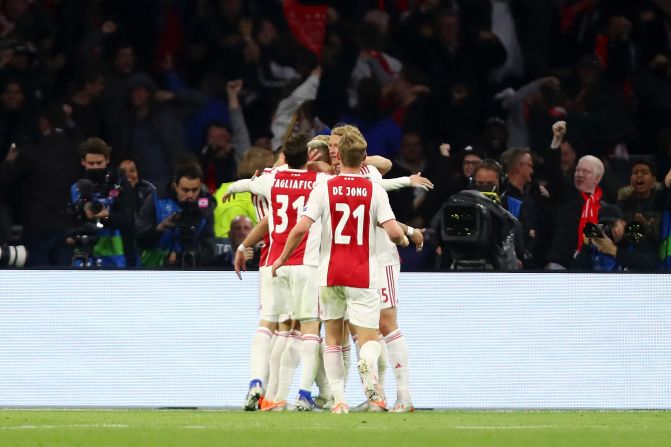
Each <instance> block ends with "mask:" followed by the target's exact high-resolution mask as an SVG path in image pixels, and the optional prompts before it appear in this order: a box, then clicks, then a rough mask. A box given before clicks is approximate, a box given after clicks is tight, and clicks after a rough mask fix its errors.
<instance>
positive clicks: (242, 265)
mask: <svg viewBox="0 0 671 447" xmlns="http://www.w3.org/2000/svg"><path fill="white" fill-rule="evenodd" d="M252 254H253V253H252ZM246 260H247V257H246V255H245V253H243V252H241V251H240V250H235V259H234V260H233V267H234V268H235V274H236V275H238V279H242V275H241V274H240V272H241V271H243V272H246V271H247V264H246Z"/></svg>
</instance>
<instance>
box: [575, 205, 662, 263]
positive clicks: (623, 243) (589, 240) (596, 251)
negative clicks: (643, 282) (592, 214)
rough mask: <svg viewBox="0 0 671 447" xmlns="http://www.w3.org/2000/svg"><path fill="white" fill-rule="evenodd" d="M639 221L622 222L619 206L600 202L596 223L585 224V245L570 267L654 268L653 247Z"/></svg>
mask: <svg viewBox="0 0 671 447" xmlns="http://www.w3.org/2000/svg"><path fill="white" fill-rule="evenodd" d="M645 233H646V232H645V228H644V226H643V225H642V224H640V223H638V222H631V223H629V224H625V221H624V217H623V214H622V211H621V210H620V208H618V207H617V206H615V205H602V206H601V208H600V209H599V224H598V225H594V224H587V225H586V226H585V229H584V230H583V234H584V236H583V237H584V244H583V246H582V248H581V249H580V252H579V253H578V255H577V256H576V258H575V259H574V260H573V264H572V265H571V267H572V269H573V270H592V271H622V270H632V271H638V272H647V271H654V270H655V268H656V264H655V248H654V246H653V245H652V244H651V243H650V242H649V241H647V240H646V234H645Z"/></svg>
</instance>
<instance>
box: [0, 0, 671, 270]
mask: <svg viewBox="0 0 671 447" xmlns="http://www.w3.org/2000/svg"><path fill="white" fill-rule="evenodd" d="M287 3H289V2H287ZM291 3H292V7H293V8H299V9H300V8H308V9H307V10H306V11H308V12H307V13H306V14H307V15H305V17H306V21H305V22H304V23H303V24H302V25H303V27H305V28H306V29H307V28H310V27H317V28H319V26H321V25H324V27H325V33H324V36H323V39H321V38H320V39H319V41H317V42H315V41H313V42H312V43H313V44H314V46H313V47H312V48H311V50H312V51H311V50H308V49H307V48H306V46H305V41H304V39H303V40H301V39H297V38H296V37H295V36H296V34H297V33H299V32H300V31H301V30H300V29H296V26H295V25H290V24H289V23H288V21H287V19H286V15H287V10H286V8H287V5H286V4H285V5H283V3H282V2H281V1H279V0H0V89H1V92H2V93H1V97H0V160H2V165H1V167H0V243H1V244H6V243H10V244H19V243H23V244H25V245H26V246H27V247H28V250H29V253H34V255H35V256H33V257H32V261H31V257H29V264H30V265H32V266H48V265H51V266H54V265H55V266H58V265H70V264H71V263H72V251H73V249H77V248H79V249H81V248H82V247H81V241H82V240H84V239H85V238H84V239H82V237H81V236H82V235H81V234H73V233H72V231H73V226H74V227H77V225H73V223H72V220H73V215H75V217H76V218H80V220H81V219H84V220H85V216H87V215H88V216H89V217H91V216H93V217H95V219H94V220H95V224H96V225H98V226H101V227H102V226H107V227H110V228H111V229H114V231H116V230H118V231H119V234H116V233H114V232H113V231H112V232H110V234H109V235H103V236H100V240H101V241H102V240H103V239H104V238H107V239H105V241H107V242H108V243H109V247H108V249H106V250H103V251H100V250H99V251H98V252H97V255H101V256H102V255H108V254H112V255H115V256H117V257H118V256H123V257H124V258H125V259H124V262H123V263H120V264H116V266H119V267H123V266H138V265H149V266H162V265H164V264H165V263H166V262H167V263H171V264H174V265H179V264H182V265H186V264H188V262H189V261H187V260H185V259H184V258H179V257H178V258H175V257H174V256H171V252H170V251H171V249H170V248H166V247H167V245H166V246H165V247H163V248H161V247H160V245H161V244H162V243H165V244H167V243H168V242H167V241H166V240H164V239H166V238H164V237H163V236H165V234H166V233H165V230H170V229H173V228H174V227H175V226H177V227H179V225H176V224H175V222H174V220H175V216H174V215H173V214H175V213H173V212H170V210H173V211H174V210H178V211H180V212H181V211H183V210H181V208H183V207H180V205H179V204H180V203H182V202H183V201H184V200H185V198H187V197H188V198H189V200H195V201H196V202H197V203H199V210H200V212H201V214H203V213H205V214H207V213H211V218H210V216H209V215H208V217H207V218H204V219H203V222H201V221H200V220H199V219H195V220H194V222H191V223H193V225H192V226H195V227H197V228H198V231H197V233H198V234H199V235H200V234H201V233H202V231H201V230H202V229H203V228H202V226H207V228H208V230H207V238H208V240H207V250H206V251H207V253H208V256H207V259H208V261H207V265H212V266H217V267H223V268H229V267H231V253H234V252H235V249H236V247H237V245H238V244H239V243H240V242H241V241H242V240H243V239H244V237H245V236H246V234H247V233H249V231H250V230H251V228H252V227H253V225H254V224H255V223H256V221H257V213H256V209H255V204H254V203H253V202H252V200H251V197H249V196H245V195H237V196H236V198H235V200H232V201H229V202H227V203H226V204H222V203H221V201H220V199H221V197H222V196H223V195H224V194H225V192H226V189H227V187H228V185H230V183H231V182H233V181H235V180H237V179H241V178H247V177H250V176H252V175H254V174H255V173H256V172H257V171H262V170H263V169H264V168H266V167H270V166H272V164H273V163H274V161H275V155H276V154H275V153H276V151H277V149H278V148H280V147H281V146H282V144H283V142H284V141H286V139H287V138H288V136H289V135H291V134H292V133H294V132H300V133H307V134H308V135H310V136H314V135H318V134H324V133H327V132H328V128H329V127H333V126H334V125H335V124H336V123H339V122H345V123H349V124H353V125H356V126H357V127H358V128H359V129H360V130H361V131H362V133H363V135H364V136H365V138H366V140H367V142H368V153H369V155H380V156H382V157H385V158H387V159H389V160H391V161H392V162H393V168H392V169H391V171H390V172H389V173H387V175H386V176H387V177H398V176H405V175H409V174H414V173H417V172H421V173H422V175H423V176H425V177H427V178H429V179H430V180H431V181H432V182H433V183H434V185H435V188H434V189H433V190H431V191H429V192H425V191H422V190H420V189H407V190H402V191H399V192H395V193H391V194H390V200H391V203H392V207H393V209H394V211H395V213H396V216H397V219H398V220H399V221H402V222H405V223H407V224H409V225H412V226H413V227H417V228H426V229H427V231H426V239H427V243H426V245H425V247H426V248H425V250H423V252H422V253H420V254H417V253H413V252H410V251H408V252H405V253H404V254H403V259H404V269H405V270H429V271H430V270H437V269H447V268H450V266H451V265H452V261H453V259H452V258H453V257H452V256H451V254H450V250H449V244H446V243H445V238H444V237H443V236H444V231H443V230H444V224H445V222H444V216H442V215H441V210H442V209H443V205H444V204H445V202H446V201H447V199H448V198H449V197H450V196H452V195H454V194H455V193H457V192H459V191H461V190H463V189H469V188H471V189H472V188H476V189H479V190H481V191H487V192H492V193H495V194H497V195H498V196H499V201H500V203H501V204H502V206H503V207H504V208H506V209H507V210H508V211H509V212H510V213H511V214H512V215H514V216H515V217H516V218H517V219H518V220H519V222H520V224H521V227H522V229H521V233H520V234H519V239H520V240H521V241H522V242H523V243H522V244H521V246H520V247H518V250H517V261H518V264H519V267H521V268H525V269H555V268H556V269H572V268H579V269H581V270H599V269H601V270H622V269H629V270H642V271H652V270H657V269H660V268H661V269H665V268H667V267H669V266H671V247H669V246H668V245H667V243H668V238H669V236H670V235H671V221H669V216H668V212H669V208H670V207H669V186H670V185H671V175H669V173H670V172H671V171H670V169H671V1H668V0H639V1H631V0H369V1H365V0H362V1H356V2H352V1H345V0H331V1H325V0H324V1H308V0H304V1H302V2H301V4H300V5H296V4H295V2H291ZM319 20H322V21H321V22H319ZM314 34H315V33H312V34H311V35H314ZM317 35H318V37H321V36H320V35H319V33H317ZM303 37H305V36H303ZM299 40H300V41H301V42H302V44H301V43H299ZM585 156H589V157H585ZM99 159H102V164H103V165H104V166H93V165H91V160H98V161H100V160H99ZM185 160H186V161H185ZM326 161H328V160H326ZM100 169H107V170H108V173H109V172H113V173H116V172H117V169H121V171H120V172H121V173H122V174H121V175H117V174H115V175H113V176H112V177H113V178H112V179H110V178H109V175H108V177H107V178H106V180H105V181H106V182H107V183H106V188H107V189H105V191H103V192H102V195H104V196H105V197H104V199H105V200H107V199H110V200H111V202H110V203H112V202H115V203H116V204H115V205H114V206H115V207H116V208H117V210H116V211H114V212H111V211H110V212H108V213H107V214H108V215H105V213H102V212H101V213H93V212H92V211H91V210H89V209H86V210H85V209H83V208H82V209H78V210H77V209H75V211H72V208H73V206H71V207H70V210H68V206H67V204H68V202H70V203H71V204H72V202H76V201H77V200H80V198H81V197H80V196H81V190H82V189H84V190H86V189H87V184H85V183H78V181H79V180H80V179H86V178H89V179H90V180H95V176H96V175H100V172H98V173H96V170H100ZM179 175H181V177H178V176H179ZM180 179H182V180H184V181H185V183H183V184H182V183H180ZM195 180H198V182H196V183H197V186H194V184H193V182H192V181H195ZM93 183H96V182H95V181H94V182H93ZM97 183H103V182H102V178H101V181H100V182H97ZM73 185H74V186H73ZM180 191H181V192H180ZM194 193H195V195H194ZM96 194H100V192H99V191H97V192H96ZM185 194H186V195H185ZM189 194H190V195H189ZM118 197H124V200H120V199H118ZM126 198H127V199H126ZM117 199H118V200H117ZM200 199H206V200H207V203H205V202H202V201H200V202H199V200H200ZM162 200H172V201H173V202H174V204H175V206H177V208H174V207H173V208H171V207H172V206H173V205H171V204H170V203H169V202H168V201H163V202H162ZM121 204H124V205H121ZM121 207H125V208H124V209H121ZM74 208H77V207H76V206H75V207H74ZM109 208H110V210H112V207H111V206H110V207H109ZM178 208H179V209H178ZM161 210H163V211H161ZM205 210H209V211H207V212H205ZM94 211H95V210H94ZM182 214H183V213H182ZM205 214H203V215H205ZM171 216H172V217H171ZM161 217H163V219H161ZM185 219H186V218H185ZM75 220H76V219H75ZM184 222H186V223H184ZM184 222H182V227H184V228H186V226H187V223H189V222H188V221H187V220H185V221H184ZM632 222H637V223H638V224H640V226H642V227H637V228H635V229H632V227H631V226H629V227H627V225H628V224H630V223H632ZM162 224H164V225H162ZM588 224H602V227H603V228H602V229H606V230H609V231H606V235H605V238H604V237H599V235H596V234H591V233H588V232H586V230H585V227H586V226H588V227H589V225H588ZM210 227H211V231H210V229H209V228H210ZM625 227H626V228H627V230H626V231H625ZM80 229H81V228H75V230H80ZM157 229H158V230H161V231H157ZM184 232H185V231H184V230H183V231H182V233H184ZM80 233H81V232H80ZM641 233H642V234H644V236H645V237H644V238H641V237H640V234H641ZM583 234H584V236H583ZM632 234H636V235H638V236H637V237H633V236H631V235H632ZM185 237H186V236H183V235H182V236H179V235H176V236H175V237H173V239H175V240H180V238H181V242H180V243H183V242H184V238H185ZM115 238H117V239H115ZM108 239H109V240H108ZM606 239H607V240H608V241H610V243H608V241H605V240H606ZM161 241H163V242H161ZM107 242H106V243H107ZM173 242H174V241H173ZM96 243H98V242H96ZM199 243H200V242H199ZM119 244H121V245H119ZM165 244H164V245H165ZM157 250H158V252H160V255H156V256H159V257H161V256H162V257H163V258H165V259H167V260H168V261H165V260H161V261H156V259H158V258H156V257H154V258H152V253H154V255H155V252H156V251H157ZM631 253H634V254H635V255H636V256H634V257H635V258H636V259H634V260H633V261H632V260H631V259H630V256H629V255H628V254H631ZM639 255H640V256H639ZM163 258H161V259H163ZM249 258H250V262H254V258H255V255H254V254H253V253H250V254H249ZM604 258H606V260H604ZM150 259H154V261H156V262H153V263H152V262H151V261H150ZM257 260H258V259H257ZM170 261H171V262H170ZM145 262H147V263H146V264H145ZM203 265H204V264H203ZM231 268H232V267H231Z"/></svg>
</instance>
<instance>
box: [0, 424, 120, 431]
mask: <svg viewBox="0 0 671 447" xmlns="http://www.w3.org/2000/svg"><path fill="white" fill-rule="evenodd" d="M60 428H66V429H67V428H128V425H124V424H64V425H13V426H5V427H0V430H55V429H60Z"/></svg>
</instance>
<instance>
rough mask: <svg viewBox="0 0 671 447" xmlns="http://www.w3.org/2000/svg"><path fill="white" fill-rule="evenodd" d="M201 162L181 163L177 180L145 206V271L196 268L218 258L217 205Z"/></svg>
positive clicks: (140, 227) (140, 224) (141, 235)
mask: <svg viewBox="0 0 671 447" xmlns="http://www.w3.org/2000/svg"><path fill="white" fill-rule="evenodd" d="M202 185H203V171H202V170H201V169H200V166H199V165H198V163H197V162H195V161H192V160H186V161H182V162H179V163H178V164H177V167H176V169H175V176H174V180H173V181H172V182H171V183H170V185H168V186H167V187H166V188H165V189H164V190H163V191H156V192H154V193H153V194H152V195H151V196H149V197H147V200H146V201H145V203H144V204H143V205H142V208H141V209H140V213H139V215H138V217H137V222H136V229H137V236H138V243H139V245H140V247H143V248H144V250H143V252H142V254H141V261H142V266H143V267H161V266H164V265H170V266H176V267H196V266H203V265H207V264H208V262H209V261H210V260H211V259H212V257H213V255H214V247H215V243H214V217H213V216H214V214H213V210H214V206H215V205H214V202H213V201H212V200H210V197H209V194H207V192H206V191H203V188H202Z"/></svg>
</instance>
